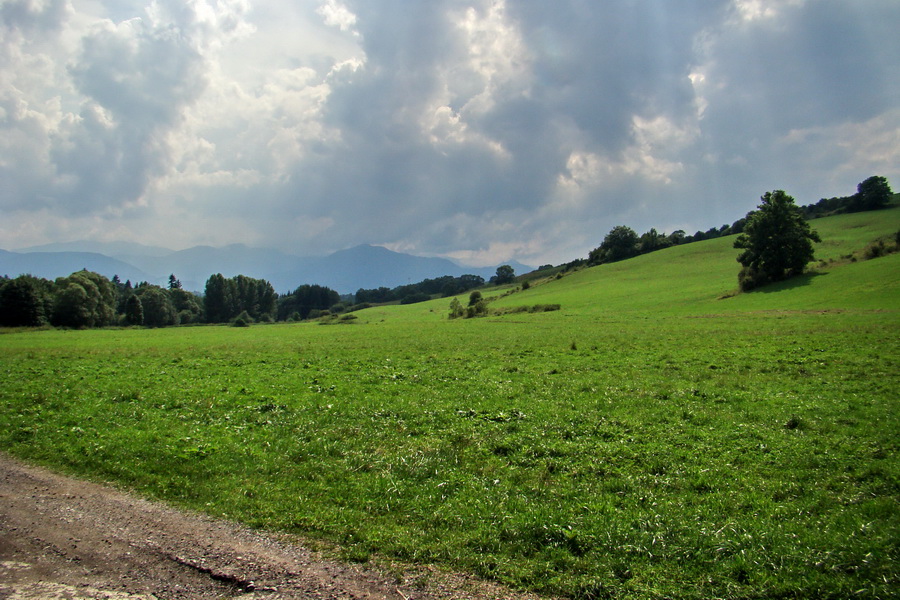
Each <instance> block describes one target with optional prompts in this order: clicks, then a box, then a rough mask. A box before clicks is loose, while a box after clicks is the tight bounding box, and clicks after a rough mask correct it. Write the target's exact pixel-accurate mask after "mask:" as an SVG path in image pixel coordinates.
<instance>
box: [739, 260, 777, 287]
mask: <svg viewBox="0 0 900 600" xmlns="http://www.w3.org/2000/svg"><path fill="white" fill-rule="evenodd" d="M767 283H769V278H768V277H766V274H765V273H763V272H761V271H757V270H756V269H754V268H753V267H750V266H747V267H743V268H742V269H741V272H740V273H738V285H739V286H740V288H741V291H742V292H749V291H750V290H755V289H756V288H758V287H761V286H764V285H766V284H767Z"/></svg>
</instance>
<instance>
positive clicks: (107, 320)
mask: <svg viewBox="0 0 900 600" xmlns="http://www.w3.org/2000/svg"><path fill="white" fill-rule="evenodd" d="M53 289H54V296H55V299H54V302H53V314H52V315H51V322H52V323H53V324H54V325H59V326H62V327H75V328H81V327H103V326H105V325H109V324H111V323H112V322H113V319H114V318H115V316H116V300H117V297H118V294H117V291H116V289H115V287H114V286H113V284H112V282H110V280H109V279H107V278H106V277H104V276H103V275H99V274H97V273H93V272H91V271H87V270H84V271H78V272H75V273H72V274H71V275H69V276H68V277H60V278H59V279H57V280H56V282H55V283H54V285H53Z"/></svg>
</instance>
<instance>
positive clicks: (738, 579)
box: [0, 209, 900, 599]
mask: <svg viewBox="0 0 900 600" xmlns="http://www.w3.org/2000/svg"><path fill="white" fill-rule="evenodd" d="M813 227H814V228H816V229H817V230H818V231H819V232H820V234H821V235H822V238H823V243H822V245H821V249H820V251H819V253H818V258H822V259H824V261H825V264H824V265H822V266H821V267H820V268H819V269H818V272H817V273H815V274H811V275H808V276H805V277H803V278H800V279H798V280H794V281H791V282H787V283H784V284H780V285H778V286H773V287H771V288H766V289H764V290H760V291H758V292H754V293H750V294H740V295H734V291H735V288H736V283H737V278H736V276H737V271H738V264H737V263H736V262H735V258H734V257H735V256H736V254H737V251H736V250H733V249H732V248H731V243H732V241H733V238H723V239H718V240H711V241H708V242H701V243H697V244H691V245H688V246H683V247H678V248H672V249H669V250H665V251H661V252H657V253H654V254H650V255H645V256H642V257H639V258H637V259H633V260H630V261H627V262H623V263H617V264H613V265H605V266H601V267H597V268H592V269H586V270H582V271H578V272H575V273H571V274H567V275H565V276H564V277H562V278H560V279H555V278H554V279H550V280H547V281H537V282H535V283H534V284H533V285H532V287H531V288H530V289H528V290H526V291H516V292H514V293H508V292H512V291H514V288H502V289H499V290H490V291H486V292H485V295H486V296H490V295H497V296H500V295H502V297H499V298H498V299H496V300H495V301H493V302H492V303H491V307H492V308H502V307H513V306H525V305H533V304H539V303H558V304H560V305H561V307H562V308H561V310H559V311H556V312H548V313H537V314H528V313H513V314H507V315H503V316H492V317H487V318H480V319H459V320H448V319H447V313H448V306H449V299H442V300H435V301H432V302H427V303H422V304H416V305H408V306H390V307H376V308H372V309H368V310H365V311H361V312H358V313H355V314H356V315H357V316H358V318H357V319H356V320H355V322H354V324H353V325H332V326H321V325H318V324H296V325H270V326H255V327H252V328H231V327H194V328H171V329H160V330H140V329H127V330H103V331H34V332H15V333H7V334H5V335H2V336H0V369H2V372H3V375H4V384H3V386H2V389H0V448H2V449H4V450H6V451H8V452H10V453H12V454H14V455H17V456H20V457H23V458H26V459H28V460H32V461H35V462H39V463H42V464H46V465H50V466H52V467H54V468H58V469H61V470H65V471H67V472H71V473H76V474H79V475H82V476H87V477H91V478H94V479H100V480H106V481H112V482H115V483H117V484H119V485H122V486H125V487H128V488H131V489H135V490H137V491H139V492H141V493H144V494H147V495H150V496H153V497H157V498H162V499H165V500H167V501H170V502H173V503H176V504H180V505H184V506H189V507H192V508H196V509H200V510H203V511H206V512H209V513H211V514H214V515H225V516H228V517H230V518H234V519H237V520H240V521H244V522H247V523H250V524H252V525H254V526H257V527H262V528H268V529H275V530H285V531H291V532H297V533H301V534H304V535H306V536H312V537H319V538H322V539H324V540H329V541H331V542H336V543H337V544H339V547H340V549H341V550H340V551H341V552H342V553H343V555H344V556H345V557H346V558H348V559H351V560H367V559H369V558H370V557H371V556H373V555H378V556H383V557H388V558H398V559H402V560H410V561H417V562H429V563H437V564H440V565H444V566H447V567H448V568H454V569H465V570H468V571H471V572H474V573H477V574H479V575H482V576H486V577H491V578H495V579H498V580H501V581H504V582H506V583H509V584H511V585H514V586H518V587H522V588H528V589H532V590H537V591H540V592H544V593H547V594H560V595H565V596H570V597H573V598H583V599H598V598H654V597H658V598H662V597H670V598H711V597H723V598H761V597H766V598H770V597H788V598H850V597H858V598H887V597H896V596H897V593H898V592H897V589H900V568H898V566H897V565H898V564H900V461H898V458H897V452H898V441H900V436H898V432H900V412H898V393H897V389H898V373H900V335H898V334H900V300H898V298H900V295H898V294H900V254H892V255H889V256H886V257H882V258H877V259H873V260H857V261H856V262H852V261H851V260H850V259H849V258H845V257H847V256H849V255H850V254H852V253H853V252H855V251H861V250H862V249H863V248H864V247H865V246H866V245H867V244H868V243H869V242H871V241H872V240H874V239H876V238H879V237H882V236H888V235H893V234H894V233H895V232H896V231H897V230H898V229H900V209H892V210H889V211H881V212H879V213H868V214H858V215H848V216H842V217H836V218H830V219H823V220H817V221H814V222H813ZM832 259H833V260H834V262H829V261H830V260H832ZM503 294H505V295H503ZM461 300H462V301H465V300H466V298H464V297H461Z"/></svg>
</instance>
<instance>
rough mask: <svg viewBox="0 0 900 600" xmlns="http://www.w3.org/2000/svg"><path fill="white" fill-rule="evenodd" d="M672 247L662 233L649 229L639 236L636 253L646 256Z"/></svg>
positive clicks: (670, 242)
mask: <svg viewBox="0 0 900 600" xmlns="http://www.w3.org/2000/svg"><path fill="white" fill-rule="evenodd" d="M671 245H672V241H671V240H670V239H669V237H668V236H667V235H666V234H664V233H658V232H657V231H656V229H652V228H651V229H650V231H648V232H647V233H643V234H641V237H640V239H639V240H638V245H637V249H638V253H639V254H647V253H648V252H654V251H656V250H662V249H663V248H668V247H669V246H671Z"/></svg>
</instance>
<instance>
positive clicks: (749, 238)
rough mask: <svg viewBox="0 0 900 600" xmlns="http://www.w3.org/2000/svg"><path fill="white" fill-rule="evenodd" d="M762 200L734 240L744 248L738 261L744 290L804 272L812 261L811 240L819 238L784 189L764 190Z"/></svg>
mask: <svg viewBox="0 0 900 600" xmlns="http://www.w3.org/2000/svg"><path fill="white" fill-rule="evenodd" d="M761 200H762V202H761V203H760V205H759V206H758V207H757V210H756V211H754V212H752V213H750V215H748V217H747V222H746V225H745V226H744V232H743V233H742V234H741V235H739V236H738V237H737V239H736V240H735V242H734V247H735V248H739V249H742V250H743V252H741V254H740V255H739V256H738V258H737V260H738V262H739V263H741V265H743V268H742V269H741V272H740V274H739V275H738V282H739V283H740V286H741V289H742V290H744V291H747V290H751V289H753V288H756V287H759V286H761V285H765V284H766V283H769V282H772V281H781V280H784V279H787V278H789V277H794V276H796V275H799V274H801V273H803V269H804V268H806V264H807V263H808V262H810V261H811V260H813V256H814V249H813V242H820V241H822V240H821V239H820V238H819V234H818V233H816V232H815V231H814V230H813V229H812V228H811V227H810V226H809V223H807V222H806V220H805V219H804V218H803V214H802V212H801V211H800V208H799V207H798V206H797V205H796V204H795V203H794V199H793V198H792V197H791V196H789V195H788V194H786V193H785V192H784V191H783V190H775V191H774V192H766V194H765V195H764V196H763V197H762V198H761Z"/></svg>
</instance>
